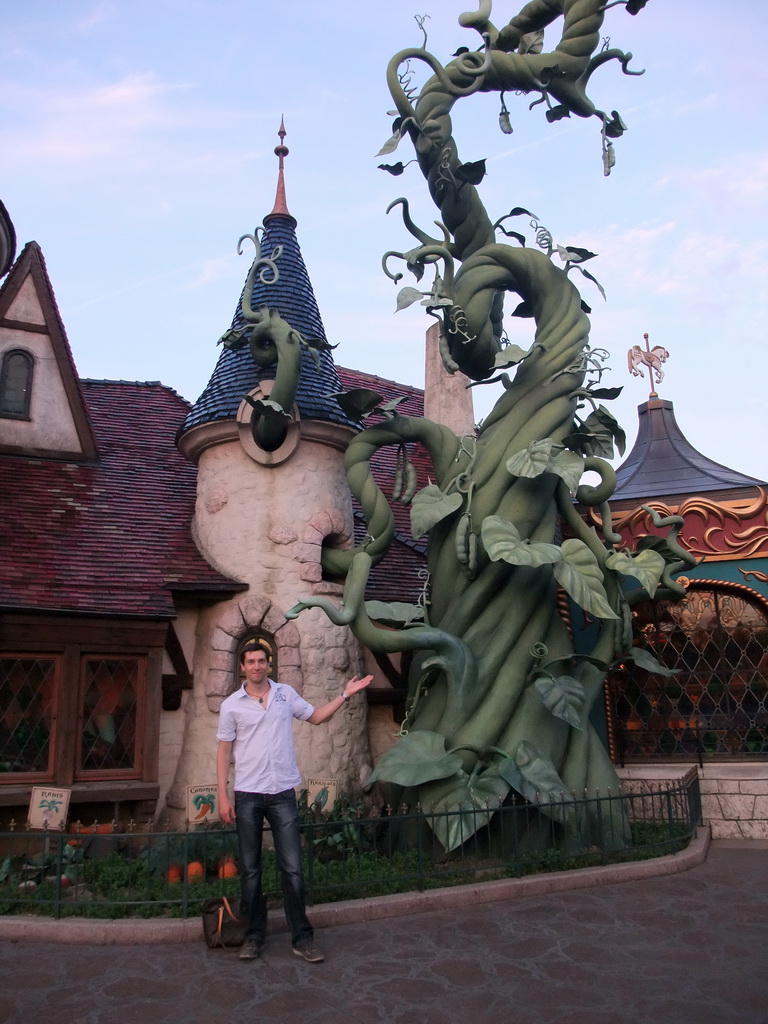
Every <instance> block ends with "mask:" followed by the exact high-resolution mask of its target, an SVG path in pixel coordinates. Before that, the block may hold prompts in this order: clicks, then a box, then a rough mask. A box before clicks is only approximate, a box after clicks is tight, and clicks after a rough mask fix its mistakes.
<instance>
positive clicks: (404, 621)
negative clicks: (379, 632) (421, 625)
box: [365, 601, 424, 626]
mask: <svg viewBox="0 0 768 1024" xmlns="http://www.w3.org/2000/svg"><path fill="white" fill-rule="evenodd" d="M365 610H366V612H367V614H368V617H369V618H371V619H373V620H374V622H383V623H384V624H385V625H387V626H409V625H410V624H411V623H412V622H420V621H421V622H423V621H424V607H423V605H420V604H406V603H405V601H390V602H389V603H387V602H385V601H366V602H365Z"/></svg>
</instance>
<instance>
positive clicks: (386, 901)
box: [0, 827, 711, 946]
mask: <svg viewBox="0 0 768 1024" xmlns="http://www.w3.org/2000/svg"><path fill="white" fill-rule="evenodd" d="M710 842H711V836H710V831H709V828H708V827H699V828H698V829H697V830H696V835H695V836H694V838H693V839H692V840H691V842H690V844H689V845H688V846H687V847H686V849H685V850H683V851H681V852H680V853H675V854H671V855H669V856H666V857H656V858H654V859H653V860H641V861H628V862H627V863H625V864H607V865H606V866H605V867H595V868H578V869H577V870H575V871H553V872H551V873H546V874H540V875H526V876H525V877H523V878H504V879H500V880H499V881H495V882H478V883H474V884H472V885H457V886H453V887H449V888H444V889H431V890H429V891H428V892H406V893H396V894H395V895H393V896H376V897H374V898H372V899H367V900H345V901H343V902H339V903H323V904H320V905H318V906H315V907H311V908H310V916H311V918H312V924H313V925H314V926H315V927H316V928H330V927H333V926H334V925H341V924H360V923H364V922H367V921H381V920H384V919H386V918H391V917H403V916H406V915H408V914H422V913H424V912H425V911H429V910H448V909H457V908H460V907H476V906H478V905H479V904H481V903H496V902H502V901H504V900H513V899H520V898H521V897H523V896H541V895H545V894H547V893H553V892H563V891H566V890H574V889H592V888H594V887H595V886H599V885H614V884H616V883H617V882H633V881H638V880H640V879H645V878H657V877H659V876H660V875H673V874H676V873H677V872H679V871H688V870H690V869H691V868H694V867H697V866H698V865H699V864H703V863H704V861H705V860H706V858H707V852H708V850H709V845H710ZM269 931H270V933H272V932H284V931H286V924H285V921H284V920H283V918H282V915H280V916H279V917H278V915H277V914H273V915H272V918H271V920H270V927H269ZM0 941H6V942H66V943H90V944H92V945H97V944H98V945H103V946H110V945H119V944H125V945H144V944H156V943H159V942H202V941H203V928H202V924H201V922H200V920H199V918H187V919H183V920H179V919H177V918H169V919H157V918H155V919H152V920H146V921H140V920H135V919H130V920H128V919H125V918H122V919H119V920H114V921H99V920H93V919H92V918H82V917H80V918H77V917H68V918H62V919H61V920H58V921H57V920H52V919H51V918H44V917H37V916H32V915H27V916H21V915H19V916H18V917H15V916H2V917H0Z"/></svg>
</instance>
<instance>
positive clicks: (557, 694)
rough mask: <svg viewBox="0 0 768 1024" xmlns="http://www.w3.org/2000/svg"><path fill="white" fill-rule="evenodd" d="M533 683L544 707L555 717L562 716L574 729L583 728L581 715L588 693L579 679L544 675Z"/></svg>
mask: <svg viewBox="0 0 768 1024" xmlns="http://www.w3.org/2000/svg"><path fill="white" fill-rule="evenodd" d="M533 685H534V687H535V688H536V693H538V695H539V697H541V700H542V703H543V704H544V707H545V708H547V710H548V711H550V712H551V713H552V714H553V715H554V716H555V718H561V719H562V720H563V721H564V722H567V723H568V724H569V725H572V726H573V727H574V729H583V726H582V724H581V716H582V712H583V711H584V701H585V700H586V699H587V695H586V691H585V690H584V687H583V685H582V684H581V683H580V682H579V681H578V679H574V678H573V676H558V677H557V678H556V679H551V678H550V677H549V676H542V677H541V678H540V679H537V680H536V682H535V683H534V684H533Z"/></svg>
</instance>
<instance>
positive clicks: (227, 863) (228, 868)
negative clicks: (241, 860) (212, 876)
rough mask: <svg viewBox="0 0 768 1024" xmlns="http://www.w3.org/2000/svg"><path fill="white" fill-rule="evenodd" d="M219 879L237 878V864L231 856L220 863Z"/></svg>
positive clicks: (222, 859)
mask: <svg viewBox="0 0 768 1024" xmlns="http://www.w3.org/2000/svg"><path fill="white" fill-rule="evenodd" d="M219 878H237V864H236V863H235V858H234V857H232V856H231V855H230V856H228V857H222V858H221V860H220V861H219Z"/></svg>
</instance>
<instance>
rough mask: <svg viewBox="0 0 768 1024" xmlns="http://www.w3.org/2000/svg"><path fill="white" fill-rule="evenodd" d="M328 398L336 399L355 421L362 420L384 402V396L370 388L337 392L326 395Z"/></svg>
mask: <svg viewBox="0 0 768 1024" xmlns="http://www.w3.org/2000/svg"><path fill="white" fill-rule="evenodd" d="M325 397H326V398H335V399H336V401H337V403H338V404H339V406H340V408H341V410H342V411H343V412H345V413H346V414H347V416H351V417H352V418H353V419H360V418H361V417H362V416H366V415H367V414H368V413H369V412H373V410H374V409H375V408H376V407H377V406H379V405H380V404H381V403H382V402H383V401H384V396H383V395H380V394H379V393H378V392H377V391H371V389H370V388H351V389H350V390H349V391H337V392H334V393H333V394H330V395H326V396H325Z"/></svg>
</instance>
